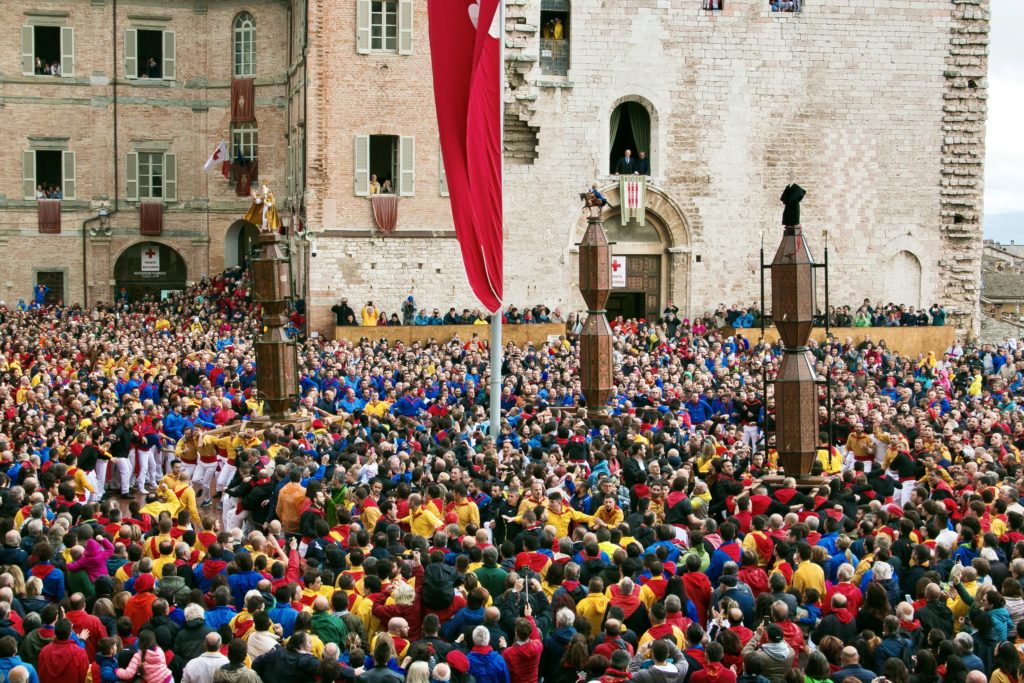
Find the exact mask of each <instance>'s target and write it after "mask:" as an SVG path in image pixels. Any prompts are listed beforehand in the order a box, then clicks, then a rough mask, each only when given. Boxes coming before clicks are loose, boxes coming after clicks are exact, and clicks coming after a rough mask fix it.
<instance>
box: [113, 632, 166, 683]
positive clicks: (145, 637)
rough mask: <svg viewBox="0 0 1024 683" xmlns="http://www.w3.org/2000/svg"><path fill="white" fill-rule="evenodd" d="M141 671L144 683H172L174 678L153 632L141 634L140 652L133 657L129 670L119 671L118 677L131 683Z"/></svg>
mask: <svg viewBox="0 0 1024 683" xmlns="http://www.w3.org/2000/svg"><path fill="white" fill-rule="evenodd" d="M140 670H141V672H142V681H143V683H170V682H171V681H172V680H173V678H174V677H173V676H172V675H171V670H170V669H168V668H167V656H166V655H165V654H164V651H163V650H161V649H160V647H159V646H158V645H157V644H156V636H155V635H153V632H152V631H143V632H142V633H140V634H139V651H138V652H136V653H135V656H134V657H132V661H131V662H129V663H128V667H127V668H125V669H118V670H117V677H118V678H119V679H120V680H122V681H130V680H132V679H134V678H135V676H136V675H137V674H138V673H139V671H140Z"/></svg>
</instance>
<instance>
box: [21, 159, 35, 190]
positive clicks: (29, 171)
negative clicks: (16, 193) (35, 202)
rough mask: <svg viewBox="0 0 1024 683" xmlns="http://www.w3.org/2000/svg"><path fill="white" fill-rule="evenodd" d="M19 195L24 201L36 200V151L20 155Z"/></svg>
mask: <svg viewBox="0 0 1024 683" xmlns="http://www.w3.org/2000/svg"><path fill="white" fill-rule="evenodd" d="M21 181H22V182H21V194H22V196H23V197H24V198H25V199H35V198H36V151H35V150H34V149H30V150H26V151H24V152H22V153H21Z"/></svg>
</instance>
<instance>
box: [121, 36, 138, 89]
mask: <svg viewBox="0 0 1024 683" xmlns="http://www.w3.org/2000/svg"><path fill="white" fill-rule="evenodd" d="M124 77H125V78H138V77H139V34H138V32H137V31H136V30H135V29H133V28H130V29H128V30H126V31H125V32H124Z"/></svg>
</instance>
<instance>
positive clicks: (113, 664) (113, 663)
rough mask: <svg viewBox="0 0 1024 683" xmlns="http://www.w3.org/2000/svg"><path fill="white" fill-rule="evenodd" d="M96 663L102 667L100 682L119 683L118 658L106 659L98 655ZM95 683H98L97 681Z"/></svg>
mask: <svg viewBox="0 0 1024 683" xmlns="http://www.w3.org/2000/svg"><path fill="white" fill-rule="evenodd" d="M96 663H97V664H99V665H100V680H101V681H102V683H119V679H118V677H117V657H104V656H103V655H101V654H98V653H97V655H96ZM93 683H96V682H95V681H94V682H93Z"/></svg>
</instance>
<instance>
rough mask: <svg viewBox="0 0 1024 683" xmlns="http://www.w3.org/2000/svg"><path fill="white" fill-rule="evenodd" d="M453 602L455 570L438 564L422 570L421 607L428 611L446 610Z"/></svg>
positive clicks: (432, 564)
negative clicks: (428, 609)
mask: <svg viewBox="0 0 1024 683" xmlns="http://www.w3.org/2000/svg"><path fill="white" fill-rule="evenodd" d="M453 600H455V570H454V569H452V568H451V567H449V566H447V565H445V564H442V563H440V562H434V563H431V564H430V565H428V566H427V567H426V569H424V570H423V605H424V607H428V608H430V609H438V610H442V609H446V608H448V607H450V606H451V604H452V601H453Z"/></svg>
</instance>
